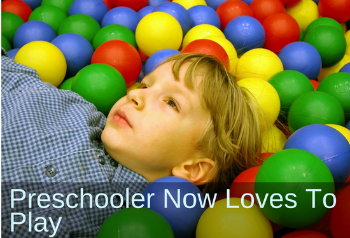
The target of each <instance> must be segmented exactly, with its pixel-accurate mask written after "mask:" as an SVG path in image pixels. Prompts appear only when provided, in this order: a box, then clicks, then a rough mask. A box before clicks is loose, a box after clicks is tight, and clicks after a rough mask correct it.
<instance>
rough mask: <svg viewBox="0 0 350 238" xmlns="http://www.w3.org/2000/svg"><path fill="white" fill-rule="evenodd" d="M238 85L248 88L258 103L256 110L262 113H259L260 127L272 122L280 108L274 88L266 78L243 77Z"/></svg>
mask: <svg viewBox="0 0 350 238" xmlns="http://www.w3.org/2000/svg"><path fill="white" fill-rule="evenodd" d="M238 85H239V86H240V87H243V88H246V89H248V91H249V92H250V93H251V94H252V96H254V98H255V100H256V101H257V103H258V104H259V105H257V107H258V108H257V111H258V112H260V111H262V113H263V115H259V117H260V118H259V121H260V124H261V128H263V130H264V129H265V128H266V127H267V125H266V123H268V125H269V124H272V123H274V122H275V121H276V119H277V117H278V114H279V112H280V108H281V103H280V99H279V96H278V93H277V91H276V89H275V88H274V87H273V86H272V85H271V84H270V83H269V82H267V81H266V80H263V79H259V78H245V79H242V80H240V81H238Z"/></svg>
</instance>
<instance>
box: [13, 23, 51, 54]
mask: <svg viewBox="0 0 350 238" xmlns="http://www.w3.org/2000/svg"><path fill="white" fill-rule="evenodd" d="M56 36H57V35H56V32H55V30H54V29H53V28H52V27H51V26H50V25H49V24H47V23H45V22H42V21H28V22H25V23H23V24H22V25H21V26H20V27H18V29H17V31H16V33H15V35H14V36H13V46H14V48H21V47H22V46H24V45H25V44H27V43H29V42H32V41H48V42H51V41H52V40H53V39H54V38H55V37H56Z"/></svg>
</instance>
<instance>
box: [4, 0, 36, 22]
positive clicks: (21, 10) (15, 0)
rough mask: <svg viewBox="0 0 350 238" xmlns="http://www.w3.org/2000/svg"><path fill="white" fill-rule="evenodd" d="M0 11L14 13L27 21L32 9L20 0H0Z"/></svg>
mask: <svg viewBox="0 0 350 238" xmlns="http://www.w3.org/2000/svg"><path fill="white" fill-rule="evenodd" d="M1 12H11V13H13V14H16V15H17V16H19V17H20V18H22V20H23V21H24V22H26V21H28V18H29V16H30V14H31V13H32V9H31V8H30V6H29V5H28V4H27V3H25V2H23V1H20V0H5V1H1Z"/></svg>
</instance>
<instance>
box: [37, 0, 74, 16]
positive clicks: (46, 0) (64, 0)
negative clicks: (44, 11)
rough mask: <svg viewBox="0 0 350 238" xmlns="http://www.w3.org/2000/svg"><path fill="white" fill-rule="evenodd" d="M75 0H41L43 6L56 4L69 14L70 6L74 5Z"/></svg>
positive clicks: (55, 5)
mask: <svg viewBox="0 0 350 238" xmlns="http://www.w3.org/2000/svg"><path fill="white" fill-rule="evenodd" d="M73 1H74V0H60V1H57V0H43V1H42V2H41V6H54V7H58V8H59V9H61V10H63V11H64V12H65V13H67V14H68V11H69V7H70V5H72V3H73Z"/></svg>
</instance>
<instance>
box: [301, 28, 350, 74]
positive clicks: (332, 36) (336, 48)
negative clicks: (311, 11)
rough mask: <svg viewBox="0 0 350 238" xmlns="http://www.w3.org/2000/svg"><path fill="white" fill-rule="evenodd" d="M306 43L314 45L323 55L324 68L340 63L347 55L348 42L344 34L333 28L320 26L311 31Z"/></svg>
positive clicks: (306, 37)
mask: <svg viewBox="0 0 350 238" xmlns="http://www.w3.org/2000/svg"><path fill="white" fill-rule="evenodd" d="M304 41H305V42H307V43H309V44H311V45H313V46H314V47H315V48H316V49H317V51H318V52H319V53H320V55H321V59H322V68H327V67H331V66H333V65H335V64H336V63H338V62H339V61H340V60H341V59H342V58H343V57H344V55H345V50H346V40H345V37H344V34H343V33H341V32H340V31H339V30H338V29H337V28H335V27H333V26H327V25H325V26H318V27H316V28H314V29H311V30H310V31H309V32H308V33H307V35H306V36H305V38H304Z"/></svg>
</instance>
